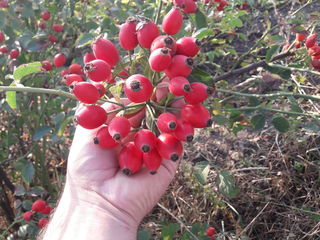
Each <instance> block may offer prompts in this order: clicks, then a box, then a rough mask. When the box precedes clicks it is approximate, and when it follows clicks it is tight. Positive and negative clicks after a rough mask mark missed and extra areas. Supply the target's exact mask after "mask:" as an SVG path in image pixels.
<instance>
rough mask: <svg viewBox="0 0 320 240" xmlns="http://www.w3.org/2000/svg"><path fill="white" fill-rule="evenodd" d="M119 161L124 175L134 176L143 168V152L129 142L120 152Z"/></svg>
mask: <svg viewBox="0 0 320 240" xmlns="http://www.w3.org/2000/svg"><path fill="white" fill-rule="evenodd" d="M118 161H119V166H120V168H121V170H122V172H123V173H124V174H126V175H131V174H134V173H136V172H138V171H139V170H140V169H141V167H142V163H143V159H142V152H140V151H139V149H138V148H137V147H136V146H135V145H134V143H133V142H129V143H127V144H126V145H125V146H124V147H123V148H122V149H121V151H120V152H119V156H118Z"/></svg>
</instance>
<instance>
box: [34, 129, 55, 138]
mask: <svg viewBox="0 0 320 240" xmlns="http://www.w3.org/2000/svg"><path fill="white" fill-rule="evenodd" d="M50 131H51V127H49V126H42V127H39V128H38V129H36V131H35V133H34V135H33V141H38V140H40V139H41V138H42V137H43V136H45V135H46V134H48V133H49V132H50Z"/></svg>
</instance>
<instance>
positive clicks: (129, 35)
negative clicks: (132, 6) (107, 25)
mask: <svg viewBox="0 0 320 240" xmlns="http://www.w3.org/2000/svg"><path fill="white" fill-rule="evenodd" d="M136 26H137V22H136V19H135V18H133V17H129V18H128V19H127V21H126V22H125V23H124V24H122V25H121V26H120V32H119V41H120V45H121V46H122V47H123V48H124V49H126V50H133V49H134V48H135V47H136V46H137V45H138V38H137V33H136Z"/></svg>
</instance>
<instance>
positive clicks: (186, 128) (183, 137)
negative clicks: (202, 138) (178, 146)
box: [173, 119, 194, 142]
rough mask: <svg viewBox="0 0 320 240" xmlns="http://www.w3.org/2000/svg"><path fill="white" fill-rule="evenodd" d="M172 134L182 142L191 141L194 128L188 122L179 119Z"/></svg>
mask: <svg viewBox="0 0 320 240" xmlns="http://www.w3.org/2000/svg"><path fill="white" fill-rule="evenodd" d="M173 135H174V136H175V137H176V138H177V139H179V140H180V141H182V142H191V141H192V140H193V135H194V128H193V127H192V125H191V124H190V123H188V122H185V121H183V120H181V119H179V120H178V122H177V128H176V130H175V131H174V133H173Z"/></svg>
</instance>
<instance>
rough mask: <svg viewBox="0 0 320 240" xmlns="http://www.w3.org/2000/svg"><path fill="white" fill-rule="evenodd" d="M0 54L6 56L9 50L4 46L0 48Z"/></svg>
mask: <svg viewBox="0 0 320 240" xmlns="http://www.w3.org/2000/svg"><path fill="white" fill-rule="evenodd" d="M0 52H1V53H3V54H6V53H8V52H9V49H8V47H7V46H6V45H4V46H1V47H0Z"/></svg>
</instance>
